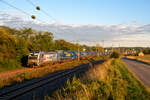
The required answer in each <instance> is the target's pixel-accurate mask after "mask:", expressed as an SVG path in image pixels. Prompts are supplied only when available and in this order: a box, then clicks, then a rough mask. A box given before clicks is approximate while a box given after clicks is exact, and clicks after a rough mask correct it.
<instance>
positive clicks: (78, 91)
mask: <svg viewBox="0 0 150 100" xmlns="http://www.w3.org/2000/svg"><path fill="white" fill-rule="evenodd" d="M45 99H46V100H150V92H149V91H148V90H147V89H146V87H145V86H144V85H143V84H142V83H140V82H139V81H138V80H137V79H136V78H135V77H134V76H133V75H132V73H131V72H130V71H128V69H127V68H126V67H125V65H124V64H123V63H122V61H121V60H119V59H115V60H109V61H107V62H105V63H104V64H102V65H99V66H97V67H95V68H94V69H91V70H90V71H89V72H87V73H86V75H85V76H84V77H81V78H80V79H77V78H74V79H73V81H72V82H70V81H68V82H67V84H66V86H65V88H63V89H61V90H58V91H56V92H55V93H54V94H53V95H51V96H50V97H48V96H46V97H45Z"/></svg>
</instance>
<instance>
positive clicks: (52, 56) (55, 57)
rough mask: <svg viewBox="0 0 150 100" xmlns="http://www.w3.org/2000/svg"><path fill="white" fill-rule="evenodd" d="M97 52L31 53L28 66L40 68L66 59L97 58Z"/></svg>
mask: <svg viewBox="0 0 150 100" xmlns="http://www.w3.org/2000/svg"><path fill="white" fill-rule="evenodd" d="M97 55H98V53H97V52H87V51H55V52H43V51H31V52H30V54H29V56H28V66H38V65H41V64H43V63H46V62H56V61H61V60H66V59H77V58H84V59H85V58H86V57H88V56H97Z"/></svg>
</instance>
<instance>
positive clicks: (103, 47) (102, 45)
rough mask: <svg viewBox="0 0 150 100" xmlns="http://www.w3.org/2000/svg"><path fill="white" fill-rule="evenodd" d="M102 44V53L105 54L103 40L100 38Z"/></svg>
mask: <svg viewBox="0 0 150 100" xmlns="http://www.w3.org/2000/svg"><path fill="white" fill-rule="evenodd" d="M102 46H103V53H104V54H105V51H104V40H102Z"/></svg>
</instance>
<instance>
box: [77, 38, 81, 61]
mask: <svg viewBox="0 0 150 100" xmlns="http://www.w3.org/2000/svg"><path fill="white" fill-rule="evenodd" d="M77 45H78V61H80V51H79V50H80V44H79V43H78V41H77Z"/></svg>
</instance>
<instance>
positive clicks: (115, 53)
mask: <svg viewBox="0 0 150 100" xmlns="http://www.w3.org/2000/svg"><path fill="white" fill-rule="evenodd" d="M119 56H120V54H119V53H118V52H116V51H114V52H113V53H112V54H111V55H110V58H119Z"/></svg>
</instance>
